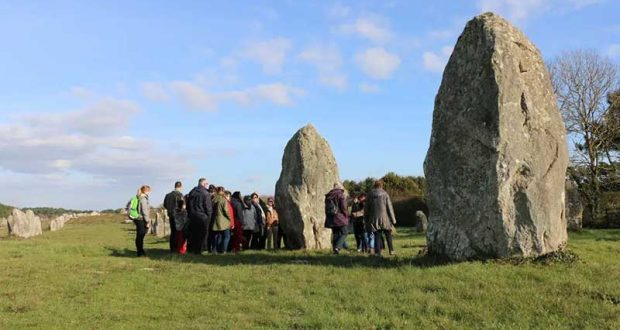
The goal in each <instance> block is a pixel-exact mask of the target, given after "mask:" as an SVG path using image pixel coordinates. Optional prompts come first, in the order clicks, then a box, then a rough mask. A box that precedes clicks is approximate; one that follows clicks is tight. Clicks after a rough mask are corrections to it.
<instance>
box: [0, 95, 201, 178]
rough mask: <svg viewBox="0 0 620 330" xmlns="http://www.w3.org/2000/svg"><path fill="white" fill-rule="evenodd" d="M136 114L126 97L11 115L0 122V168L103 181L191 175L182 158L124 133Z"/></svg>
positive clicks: (18, 172)
mask: <svg viewBox="0 0 620 330" xmlns="http://www.w3.org/2000/svg"><path fill="white" fill-rule="evenodd" d="M139 112H140V109H139V108H138V106H137V105H135V104H133V103H132V102H130V101H126V100H117V99H112V98H107V99H103V100H100V101H98V102H97V103H95V104H93V105H91V106H89V107H86V108H84V109H82V110H78V111H67V112H60V113H55V114H49V113H38V114H26V115H21V116H18V117H14V118H13V121H12V122H8V123H2V124H0V171H4V172H5V173H16V174H27V175H40V176H42V177H45V178H48V179H49V178H62V177H63V176H67V175H69V176H78V177H84V176H86V177H92V178H99V179H103V180H105V181H109V182H111V181H123V180H124V179H129V178H131V179H135V181H141V182H148V181H155V180H172V179H174V178H177V177H181V176H184V175H189V174H191V172H192V171H193V167H192V166H191V165H190V164H189V163H188V162H186V161H185V160H183V158H182V157H180V156H178V155H175V154H174V153H171V152H169V151H167V152H166V153H163V152H161V151H159V150H158V149H156V148H155V147H154V145H153V144H152V143H151V142H149V141H147V140H144V139H139V138H136V137H132V136H129V135H128V133H129V129H130V128H131V127H130V126H129V124H128V123H130V122H136V115H137V114H138V113H139ZM170 159H176V161H174V162H171V161H169V160H170ZM7 171H8V172H7ZM132 189H133V188H132Z"/></svg>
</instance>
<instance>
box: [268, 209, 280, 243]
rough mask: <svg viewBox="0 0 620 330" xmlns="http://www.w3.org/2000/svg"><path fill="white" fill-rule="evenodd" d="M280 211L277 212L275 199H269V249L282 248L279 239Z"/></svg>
mask: <svg viewBox="0 0 620 330" xmlns="http://www.w3.org/2000/svg"><path fill="white" fill-rule="evenodd" d="M278 223H279V217H278V211H276V206H275V202H274V200H273V197H269V199H267V249H268V250H277V249H279V248H280V243H279V242H278V241H277V239H278V237H279V236H278Z"/></svg>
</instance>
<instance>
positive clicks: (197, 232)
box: [128, 178, 283, 256]
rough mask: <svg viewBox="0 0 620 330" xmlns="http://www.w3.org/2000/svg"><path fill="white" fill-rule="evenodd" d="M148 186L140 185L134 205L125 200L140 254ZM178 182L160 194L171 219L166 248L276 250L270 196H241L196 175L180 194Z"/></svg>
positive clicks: (182, 251) (279, 235)
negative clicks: (194, 182) (192, 184)
mask: <svg viewBox="0 0 620 330" xmlns="http://www.w3.org/2000/svg"><path fill="white" fill-rule="evenodd" d="M150 190H151V188H150V187H149V186H142V187H141V188H140V189H139V191H138V195H137V198H135V200H137V203H138V205H137V206H134V207H135V209H136V211H134V212H133V213H136V214H135V215H133V216H132V205H131V204H132V203H131V201H130V203H129V205H128V214H129V217H130V218H131V219H132V220H133V221H134V223H135V224H136V249H137V253H138V256H144V255H145V252H144V236H145V235H146V233H147V230H148V228H149V226H150V214H149V213H150V206H149V199H148V194H149V192H150ZM182 190H183V184H182V183H181V182H176V183H175V185H174V190H173V191H171V192H170V193H168V194H167V195H166V197H165V198H164V205H163V206H164V208H165V209H166V212H167V214H168V219H169V221H170V232H171V233H170V242H169V244H170V251H171V252H176V253H178V254H185V253H187V252H189V253H194V254H201V253H203V252H205V251H207V252H209V253H219V254H223V253H227V252H235V253H236V252H239V251H240V250H242V249H243V250H247V249H256V250H261V249H279V248H280V246H281V242H282V240H283V236H282V233H281V232H280V231H279V230H278V227H279V217H278V212H277V210H276V208H275V203H274V200H273V198H269V199H268V200H267V204H265V203H264V202H263V201H262V200H261V199H260V196H259V195H258V194H257V193H252V194H251V195H249V196H245V197H243V196H242V195H241V193H240V192H238V191H236V192H234V193H231V192H230V191H227V190H226V189H225V188H224V187H216V186H214V185H209V183H208V181H207V179H204V178H201V179H200V180H199V181H198V186H196V187H195V188H193V189H192V190H191V191H190V192H189V193H188V194H187V195H183V193H182Z"/></svg>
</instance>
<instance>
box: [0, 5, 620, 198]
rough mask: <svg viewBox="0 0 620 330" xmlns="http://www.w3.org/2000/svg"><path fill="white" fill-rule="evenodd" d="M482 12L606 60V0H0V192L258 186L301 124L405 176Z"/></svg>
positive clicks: (350, 164) (618, 32)
mask: <svg viewBox="0 0 620 330" xmlns="http://www.w3.org/2000/svg"><path fill="white" fill-rule="evenodd" d="M487 10H492V11H495V12H497V13H500V14H502V15H503V16H504V17H506V18H507V19H509V20H510V21H512V22H513V23H514V24H515V25H517V26H518V27H520V28H521V29H522V30H523V31H524V32H525V33H526V35H528V37H530V38H531V39H532V40H533V41H534V43H535V44H536V45H537V46H538V47H539V48H540V49H541V51H542V53H543V56H544V57H545V58H552V57H553V56H556V55H558V54H560V53H561V52H562V51H568V50H573V49H577V48H592V49H595V50H597V51H599V52H600V53H601V54H604V55H607V56H610V57H611V58H613V59H614V60H615V61H620V23H618V20H617V13H618V12H620V2H618V1H612V0H607V1H605V0H565V1H559V0H549V1H542V0H523V1H517V0H498V1H491V0H479V1H475V0H473V1H447V0H436V1H293V0H289V1H226V2H224V1H210V2H207V1H87V2H86V1H0V41H1V42H2V47H0V182H2V189H1V190H0V202H3V203H8V204H12V205H16V206H57V207H71V208H81V209H85V208H93V209H103V208H117V207H120V206H121V205H123V204H124V203H125V202H126V201H127V200H128V198H129V197H130V196H131V195H132V194H133V193H134V191H135V189H136V188H137V187H138V186H139V185H140V184H143V183H146V184H150V185H151V186H153V188H154V191H153V194H152V199H153V201H154V203H155V204H159V203H160V202H161V200H162V198H163V195H164V194H165V193H167V192H168V191H169V190H170V188H171V186H172V184H173V182H174V181H175V180H176V179H181V180H182V181H183V182H184V183H185V185H186V190H188V189H189V188H190V187H191V186H194V185H195V182H196V180H197V179H198V178H199V177H201V176H204V177H207V178H208V179H209V180H210V182H212V183H216V184H219V185H224V186H226V187H227V188H229V189H231V190H241V191H242V192H243V193H249V192H251V191H258V192H261V193H264V194H271V193H273V189H274V185H275V181H276V180H277V178H278V176H279V173H280V169H281V158H282V151H283V149H284V146H285V144H286V142H287V141H288V140H289V138H290V137H291V136H292V135H293V134H294V133H295V131H296V130H297V129H299V128H300V127H302V126H304V125H305V124H307V123H313V124H314V125H315V126H316V127H317V128H318V130H319V132H320V133H321V134H322V135H323V136H324V137H325V138H326V139H327V140H328V141H329V142H330V144H331V147H332V149H333V151H334V154H335V156H336V159H337V161H338V163H339V167H340V174H341V177H342V178H343V179H362V178H365V177H367V176H375V177H379V176H382V175H383V174H385V173H386V172H388V171H395V172H397V173H400V174H405V175H421V174H422V163H423V160H424V157H425V154H426V149H427V148H428V143H429V136H430V128H431V118H432V111H433V102H434V97H435V94H436V92H437V88H438V86H439V83H440V82H441V72H442V70H443V67H444V65H445V62H446V61H447V59H448V57H449V55H450V52H451V49H452V47H453V46H454V43H455V41H456V39H457V37H458V35H459V34H460V32H461V31H462V29H463V27H464V25H465V23H466V22H467V21H468V20H469V19H471V18H472V17H473V16H475V15H477V14H479V13H481V12H484V11H487Z"/></svg>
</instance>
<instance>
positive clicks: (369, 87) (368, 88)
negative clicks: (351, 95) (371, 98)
mask: <svg viewBox="0 0 620 330" xmlns="http://www.w3.org/2000/svg"><path fill="white" fill-rule="evenodd" d="M359 88H360V91H362V92H363V93H366V94H373V93H378V92H379V91H380V89H379V86H377V85H375V84H369V83H361V84H360V86H359Z"/></svg>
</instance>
